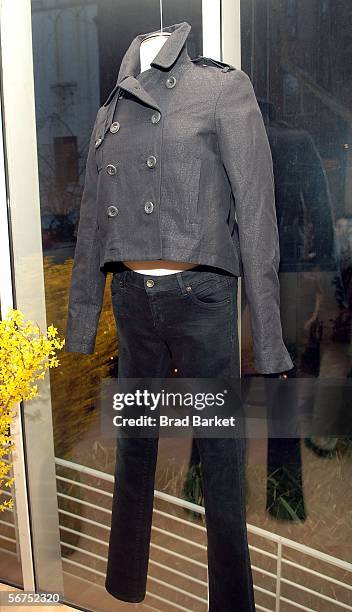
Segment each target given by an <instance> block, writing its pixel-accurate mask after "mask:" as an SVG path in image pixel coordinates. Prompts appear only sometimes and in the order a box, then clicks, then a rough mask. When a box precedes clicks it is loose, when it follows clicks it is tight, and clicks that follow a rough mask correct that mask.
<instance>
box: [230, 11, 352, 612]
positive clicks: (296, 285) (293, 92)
mask: <svg viewBox="0 0 352 612" xmlns="http://www.w3.org/2000/svg"><path fill="white" fill-rule="evenodd" d="M351 19H352V12H351V5H350V3H349V2H339V3H336V2H330V1H329V0H326V1H324V2H315V0H308V1H306V2H300V1H298V0H290V1H288V0H282V1H280V2H276V1H268V2H261V1H260V0H242V1H241V34H242V35H241V43H242V69H243V70H244V71H245V72H246V73H247V74H248V76H249V77H250V78H251V80H252V83H253V86H254V89H255V92H256V96H257V99H258V103H259V106H260V109H261V111H262V114H263V117H264V120H265V123H266V128H267V134H268V138H269V142H270V146H271V151H272V156H273V166H274V177H275V187H276V211H277V219H278V226H279V235H280V250H281V262H280V283H281V297H282V299H281V315H282V325H283V334H284V340H285V342H286V346H287V348H288V349H289V351H290V353H291V356H292V358H293V360H294V363H295V366H296V376H297V378H296V383H297V384H296V385H295V393H296V396H295V397H294V398H291V400H292V406H293V407H294V409H301V408H302V409H304V411H305V412H307V413H308V414H310V417H311V418H312V419H313V422H314V420H315V419H317V418H318V416H319V415H324V414H325V413H326V414H327V413H328V412H329V411H331V410H333V411H334V414H341V415H342V414H343V411H344V410H346V407H348V404H346V402H350V397H351V394H350V392H349V393H348V386H347V385H348V382H349V378H350V377H351V373H352V370H351V355H352V353H351V307H352V302H351V295H352V294H351V270H352V267H351V266H352V250H351V245H352V241H351V236H352V232H351V228H352V215H351V212H352V210H351V186H352V184H351V142H350V140H351V137H350V134H351V79H350V64H351V57H350V56H351V45H350V26H351ZM347 74H348V77H347ZM243 306H244V311H243V317H242V365H243V374H244V375H246V376H254V375H255V370H254V365H253V353H252V338H251V335H250V327H249V317H248V314H249V313H248V305H247V304H246V300H244V304H243ZM328 379H333V380H335V381H337V383H338V384H337V386H336V388H335V393H334V394H333V395H331V394H330V395H328V394H325V393H324V392H323V389H324V387H322V382H323V381H325V382H326V381H327V380H328ZM307 380H308V381H310V382H311V381H312V380H314V381H316V383H317V384H316V386H314V387H313V386H311V387H310V388H312V389H313V392H312V393H309V394H308V395H307V394H306V393H305V389H306V387H305V386H304V384H303V383H304V381H307ZM349 388H350V387H349ZM248 401H249V402H251V401H258V402H262V403H263V406H264V404H267V408H268V410H269V411H274V410H275V406H273V405H270V402H269V398H268V396H266V395H265V392H264V387H263V388H262V394H261V397H260V399H259V398H258V397H253V395H251V394H250V393H249V397H248ZM276 408H277V409H278V410H280V406H277V407H276ZM283 408H284V406H281V409H283ZM326 411H327V412H326ZM271 414H273V412H271ZM348 414H350V412H348ZM348 425H350V422H349V423H348V422H346V432H347V426H348ZM349 430H350V428H349ZM298 431H300V430H298ZM312 433H313V435H311V436H307V437H304V436H302V437H299V433H298V437H297V438H286V439H280V438H270V439H269V440H268V441H266V440H265V439H261V440H256V439H252V440H251V445H250V453H249V457H248V486H249V496H248V516H247V519H248V522H249V523H250V524H253V525H255V526H259V527H262V528H263V529H265V530H267V531H268V532H269V536H268V539H267V541H266V539H265V538H264V539H263V538H259V537H258V536H255V535H254V534H252V537H251V543H252V544H254V545H256V546H258V547H262V546H265V547H266V548H267V550H271V551H272V552H274V551H276V550H277V548H276V545H275V544H274V543H273V542H270V532H273V533H275V534H280V535H281V536H285V537H287V538H289V539H290V540H293V541H294V542H297V543H300V544H304V545H305V546H307V547H311V548H312V549H313V553H314V551H318V553H316V554H315V556H314V555H313V553H312V555H313V556H311V555H310V554H308V551H306V552H304V551H303V549H302V548H299V547H298V549H297V550H294V548H292V549H291V548H290V549H286V553H285V549H284V553H285V554H284V556H286V558H289V559H290V561H291V562H292V561H293V562H296V563H297V564H298V566H299V567H294V566H292V565H289V564H284V565H283V566H282V576H283V577H284V578H286V579H288V580H290V581H294V582H299V583H300V584H301V585H302V586H304V587H309V588H311V589H314V590H316V591H318V592H319V593H322V594H323V595H325V596H326V597H328V598H330V599H322V598H319V597H318V596H317V595H309V594H308V593H307V592H304V591H302V590H300V589H299V588H297V587H294V586H290V585H288V584H283V585H282V587H281V593H282V595H283V596H284V597H286V598H288V599H289V600H291V601H292V602H293V603H292V604H288V606H289V609H291V607H292V609H296V607H295V604H296V603H297V606H298V605H301V606H302V605H303V606H305V607H307V609H314V610H329V612H331V611H333V610H338V609H341V605H342V607H344V605H346V606H351V602H352V599H351V592H350V591H349V590H348V589H347V588H346V587H343V585H342V584H340V585H337V584H336V583H335V585H334V583H333V582H332V581H331V580H330V581H329V580H324V579H323V578H322V577H320V578H319V577H317V576H313V575H312V574H310V573H308V572H304V568H307V567H309V568H311V569H313V570H316V571H318V572H321V573H323V574H324V575H325V574H326V575H329V576H330V577H331V578H332V579H337V580H339V581H341V582H342V583H347V584H350V580H351V576H350V574H349V571H348V570H350V569H351V567H350V566H348V564H347V562H350V561H351V554H350V550H351V536H352V533H351V521H350V518H349V516H350V509H351V501H352V500H351V488H350V479H351V449H352V447H351V438H350V435H349V436H347V435H346V436H344V435H341V436H333V435H331V436H319V435H314V431H313V432H312ZM266 442H267V443H266ZM320 552H322V553H326V554H328V555H331V557H332V559H330V562H328V560H327V559H326V561H327V562H326V563H323V561H322V560H321V559H320V560H319V553H320ZM251 556H252V563H253V564H254V565H257V566H259V567H263V568H266V569H270V570H273V571H274V572H275V571H276V569H275V566H273V565H271V563H270V561H269V559H267V561H265V558H264V557H263V555H260V554H259V553H257V552H255V551H252V553H251ZM336 559H338V560H341V561H342V563H341V562H340V561H339V562H338V561H336ZM343 562H346V563H345V564H344V563H343ZM255 580H256V582H257V585H259V586H262V587H263V588H270V589H271V590H272V588H273V587H272V582H271V579H269V578H268V577H265V576H263V575H260V572H256V573H255ZM335 599H336V600H337V601H338V602H341V603H340V606H338V605H336V604H334V600H335ZM257 603H258V604H259V605H262V606H266V607H269V608H270V609H271V605H272V598H270V596H267V595H265V594H263V593H260V592H257ZM284 605H285V604H284ZM285 609H286V608H285Z"/></svg>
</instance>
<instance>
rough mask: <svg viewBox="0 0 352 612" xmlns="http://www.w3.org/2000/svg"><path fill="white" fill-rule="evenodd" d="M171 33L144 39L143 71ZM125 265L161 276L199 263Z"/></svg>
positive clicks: (159, 261) (146, 262) (147, 262)
mask: <svg viewBox="0 0 352 612" xmlns="http://www.w3.org/2000/svg"><path fill="white" fill-rule="evenodd" d="M168 36H169V34H163V35H158V36H150V37H149V38H146V39H145V40H143V41H142V43H141V46H140V64H141V72H143V71H144V70H147V69H148V68H150V63H151V62H152V60H153V59H154V57H155V56H156V55H157V53H158V52H159V51H160V49H161V47H162V46H163V44H164V43H165V41H166V40H167V37H168ZM123 263H124V264H125V266H127V267H128V268H131V269H132V270H134V271H135V272H139V273H140V274H150V273H151V274H156V275H158V276H161V275H163V274H175V273H176V272H180V271H182V270H189V269H190V268H194V267H195V266H196V265H198V264H197V263H188V262H182V261H170V260H165V259H164V260H155V261H134V260H131V261H124V262H123Z"/></svg>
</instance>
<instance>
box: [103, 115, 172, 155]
mask: <svg viewBox="0 0 352 612" xmlns="http://www.w3.org/2000/svg"><path fill="white" fill-rule="evenodd" d="M160 119H161V113H159V111H156V112H155V113H153V114H152V116H151V122H152V123H154V124H155V123H159V121H160ZM120 127H121V125H120V123H119V122H118V121H114V122H113V123H112V124H111V126H110V132H111V133H112V134H116V132H118V131H119V129H120ZM102 142H103V139H102V138H97V139H96V141H95V147H96V148H97V147H99V145H101V143H102Z"/></svg>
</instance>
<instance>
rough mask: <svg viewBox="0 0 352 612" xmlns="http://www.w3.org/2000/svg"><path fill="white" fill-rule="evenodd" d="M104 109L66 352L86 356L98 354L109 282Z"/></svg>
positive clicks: (91, 164) (86, 198)
mask: <svg viewBox="0 0 352 612" xmlns="http://www.w3.org/2000/svg"><path fill="white" fill-rule="evenodd" d="M100 110H101V109H99V111H98V114H97V117H96V120H95V123H94V127H93V130H92V133H91V137H90V143H89V149H88V156H87V161H86V173H85V180H84V187H83V194H82V199H81V208H80V217H79V224H78V232H77V243H76V249H75V256H74V263H73V270H72V277H71V287H70V295H69V305H68V316H67V325H66V337H65V351H68V352H77V353H84V354H89V353H93V352H94V347H95V338H96V333H97V328H98V322H99V317H100V313H101V309H102V304H103V297H104V288H105V281H106V272H105V271H104V270H101V269H100V263H99V241H98V223H97V201H96V200H97V181H98V168H97V162H96V154H95V135H96V127H97V124H98V118H99V117H100Z"/></svg>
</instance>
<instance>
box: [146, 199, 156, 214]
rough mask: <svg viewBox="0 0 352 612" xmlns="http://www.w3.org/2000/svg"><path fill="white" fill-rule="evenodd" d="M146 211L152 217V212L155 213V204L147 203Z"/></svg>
mask: <svg viewBox="0 0 352 612" xmlns="http://www.w3.org/2000/svg"><path fill="white" fill-rule="evenodd" d="M144 210H145V212H146V213H147V214H148V215H150V213H152V212H153V210H154V204H153V202H146V203H145V204H144Z"/></svg>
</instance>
